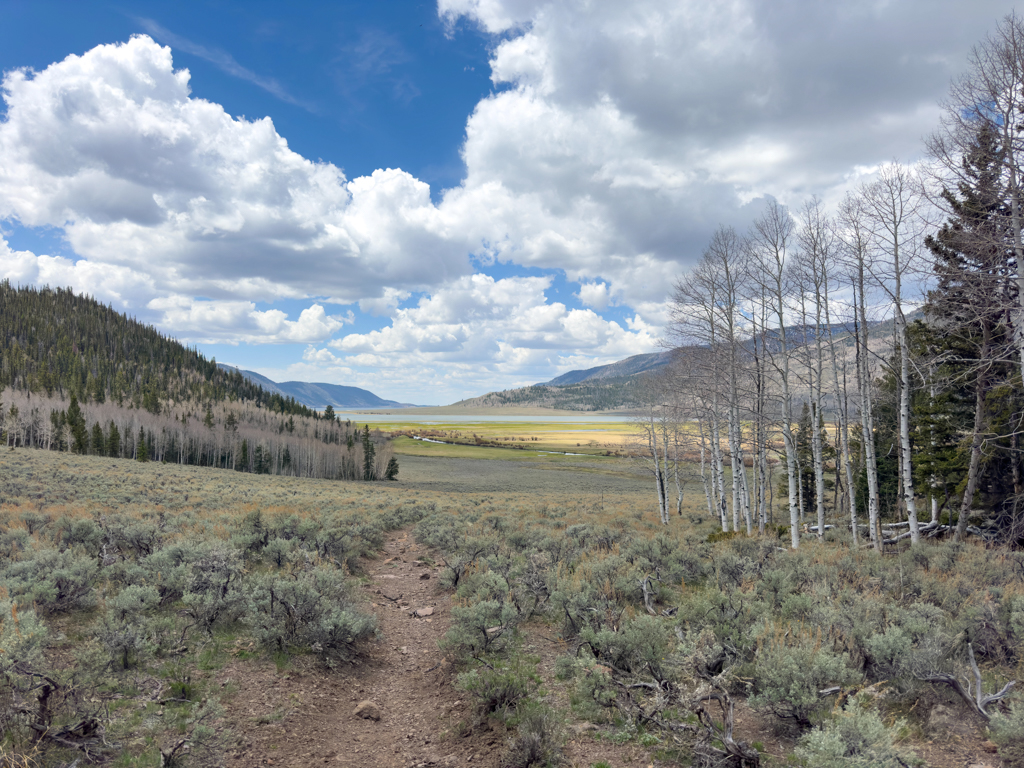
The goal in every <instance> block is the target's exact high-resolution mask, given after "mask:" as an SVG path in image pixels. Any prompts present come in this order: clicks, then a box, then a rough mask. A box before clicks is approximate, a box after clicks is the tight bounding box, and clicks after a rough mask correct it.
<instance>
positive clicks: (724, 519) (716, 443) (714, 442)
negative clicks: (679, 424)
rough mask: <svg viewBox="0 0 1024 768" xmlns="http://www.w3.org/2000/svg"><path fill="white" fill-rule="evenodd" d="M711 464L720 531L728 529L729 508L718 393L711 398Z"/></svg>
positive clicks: (725, 531) (726, 531)
mask: <svg viewBox="0 0 1024 768" xmlns="http://www.w3.org/2000/svg"><path fill="white" fill-rule="evenodd" d="M711 466H712V471H713V473H714V483H715V498H716V500H717V501H718V518H719V521H720V522H721V524H722V532H723V533H728V531H729V510H728V505H727V504H726V500H725V467H724V465H723V461H722V442H721V431H720V430H719V419H718V395H717V394H716V395H715V396H714V398H713V404H712V408H711Z"/></svg>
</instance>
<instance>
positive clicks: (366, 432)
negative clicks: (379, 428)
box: [363, 424, 377, 480]
mask: <svg viewBox="0 0 1024 768" xmlns="http://www.w3.org/2000/svg"><path fill="white" fill-rule="evenodd" d="M374 453H375V452H374V449H373V441H372V440H370V425H369V424H364V425H363V480H376V479H377V476H376V473H375V472H374V465H373V459H374Z"/></svg>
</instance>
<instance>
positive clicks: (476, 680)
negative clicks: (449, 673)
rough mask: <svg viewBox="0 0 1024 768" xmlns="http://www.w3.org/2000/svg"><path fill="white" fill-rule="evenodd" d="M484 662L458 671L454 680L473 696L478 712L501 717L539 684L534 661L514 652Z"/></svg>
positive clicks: (513, 709)
mask: <svg viewBox="0 0 1024 768" xmlns="http://www.w3.org/2000/svg"><path fill="white" fill-rule="evenodd" d="M487 665H488V666H482V667H478V668H476V669H472V670H470V671H469V672H464V673H463V674H461V675H459V677H458V684H459V687H460V688H462V689H463V690H465V691H466V692H468V693H469V694H471V695H472V696H473V697H474V698H475V699H476V701H477V704H478V706H479V708H480V711H481V713H482V714H484V715H496V716H497V717H498V718H499V719H500V720H502V721H505V720H507V719H508V718H509V717H510V716H511V715H512V714H513V713H514V712H515V709H516V707H518V706H519V704H520V703H521V702H523V701H525V700H526V699H528V698H529V697H530V696H532V695H533V694H534V693H535V692H536V691H537V689H538V688H539V687H540V676H539V675H538V674H537V662H536V659H532V658H528V657H526V656H524V655H523V654H521V653H515V652H514V653H511V654H509V657H508V658H507V659H500V658H496V657H495V658H491V659H490V660H489V661H487Z"/></svg>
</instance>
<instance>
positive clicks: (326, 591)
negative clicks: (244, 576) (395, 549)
mask: <svg viewBox="0 0 1024 768" xmlns="http://www.w3.org/2000/svg"><path fill="white" fill-rule="evenodd" d="M246 592H247V594H246V598H247V600H246V605H247V610H246V616H245V621H246V623H247V624H249V626H250V627H251V628H252V632H253V635H254V636H255V638H256V640H257V642H259V643H260V645H262V646H263V647H265V648H267V649H269V650H273V651H280V652H291V651H310V650H311V651H313V652H315V653H318V654H319V655H320V656H321V657H323V658H324V660H325V661H327V662H329V663H333V662H334V661H336V660H347V659H350V658H352V657H353V656H354V655H355V653H356V649H357V646H358V644H359V643H361V642H364V641H366V640H368V639H370V638H372V637H374V636H375V634H376V628H377V625H376V620H375V619H374V618H373V617H372V616H368V615H365V614H363V613H361V612H360V611H358V610H357V609H356V608H355V607H354V605H353V602H352V599H351V596H350V590H349V586H348V582H347V579H346V577H345V574H344V573H342V572H341V571H338V570H336V569H335V568H332V567H329V566H317V567H314V568H312V569H311V570H309V571H300V572H299V573H297V574H294V575H291V576H286V575H278V574H272V573H267V574H260V575H258V576H256V577H253V578H251V579H250V582H249V584H248V587H247V590H246Z"/></svg>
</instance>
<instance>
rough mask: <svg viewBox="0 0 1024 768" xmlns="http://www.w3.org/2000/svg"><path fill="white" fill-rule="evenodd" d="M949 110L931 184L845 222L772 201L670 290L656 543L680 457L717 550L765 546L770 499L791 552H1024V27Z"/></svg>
mask: <svg viewBox="0 0 1024 768" xmlns="http://www.w3.org/2000/svg"><path fill="white" fill-rule="evenodd" d="M945 106H946V117H945V119H944V120H943V122H942V124H941V125H940V126H939V128H938V130H937V131H936V132H935V134H934V135H933V136H932V137H931V139H930V140H929V142H928V155H929V161H928V162H925V163H921V164H918V165H915V166H908V165H904V164H901V163H898V162H893V163H890V164H888V165H885V166H884V167H882V168H880V169H879V170H878V172H877V173H876V174H875V175H874V176H873V178H872V180H870V181H868V182H866V183H864V184H862V185H861V186H860V187H859V188H857V189H855V190H854V191H852V192H850V193H849V194H847V196H846V197H845V198H844V199H843V200H842V201H841V203H840V204H839V205H838V206H836V207H835V209H834V210H829V209H828V208H827V207H826V206H825V204H824V203H823V202H822V201H821V200H818V199H812V200H809V201H807V202H805V203H804V204H803V205H801V206H799V207H797V208H795V209H790V208H787V207H785V206H783V205H781V204H779V203H778V202H777V201H774V200H769V201H768V202H767V204H766V205H765V207H764V209H763V211H762V213H761V215H760V216H759V217H758V218H757V219H756V220H755V221H754V223H753V224H752V225H751V227H750V228H749V230H748V231H746V232H738V231H736V230H735V229H733V228H730V227H721V228H719V229H718V231H717V232H716V233H715V234H714V236H713V237H712V239H711V241H710V242H709V244H708V246H707V248H706V249H705V250H704V252H703V254H702V256H701V258H700V260H699V261H698V262H697V264H696V265H695V266H694V267H693V268H692V269H691V270H690V271H689V272H688V273H687V274H686V275H685V276H683V277H681V278H680V279H679V280H678V281H677V283H676V285H675V288H674V292H673V296H672V323H671V334H672V339H673V341H674V343H675V345H676V353H675V363H674V364H673V366H671V369H670V371H669V372H668V373H666V374H665V375H664V376H662V377H661V379H660V381H659V385H658V386H656V387H649V388H648V391H647V392H646V403H647V405H646V409H645V419H644V421H645V429H644V432H645V435H646V439H647V443H648V449H649V452H650V454H651V455H652V456H653V457H654V459H655V460H654V461H653V463H652V467H653V470H654V474H655V478H656V481H657V485H658V491H659V501H660V504H661V510H662V519H663V521H666V522H667V519H668V514H669V506H670V505H669V498H670V496H671V495H672V494H670V493H669V492H668V491H667V488H668V486H669V485H670V484H671V480H672V473H673V472H676V473H677V469H676V467H677V466H678V458H677V457H678V456H679V455H680V454H683V455H685V454H686V453H687V452H688V453H689V454H690V455H692V456H695V457H698V458H699V464H700V478H701V482H702V486H703V489H704V493H705V496H706V500H707V506H708V510H709V512H710V513H711V514H712V515H713V516H714V517H716V518H717V519H718V520H719V522H720V524H721V527H722V530H723V531H729V530H730V529H731V530H733V531H740V530H745V531H746V532H747V533H751V532H752V531H753V530H754V529H757V530H758V531H760V532H762V533H763V532H764V531H765V529H766V526H770V525H772V524H773V523H774V518H773V507H774V506H775V505H774V504H773V502H775V501H776V499H777V500H778V501H777V502H776V503H779V505H780V506H782V507H783V508H784V510H785V515H784V523H788V526H785V527H788V535H789V539H790V543H791V546H792V547H793V548H796V547H798V546H799V543H800V538H801V534H802V533H807V532H811V533H814V534H816V535H817V536H818V537H819V538H821V537H823V536H824V535H825V532H826V530H827V529H828V528H829V527H831V526H833V525H838V526H840V527H841V528H845V529H847V530H849V531H850V537H851V539H852V542H853V543H854V545H857V544H859V543H861V542H862V540H863V542H864V543H866V544H869V545H871V546H874V547H875V548H878V549H880V548H881V546H882V544H883V542H886V541H898V540H900V539H902V538H909V539H910V540H911V542H912V543H913V544H916V543H918V542H919V541H920V540H921V539H922V538H923V537H926V536H934V535H939V534H950V535H952V536H953V537H954V538H956V539H958V540H959V539H961V538H963V537H964V536H965V535H967V534H968V533H969V532H970V533H975V534H979V535H985V536H987V537H989V538H995V537H1002V538H1004V539H1009V540H1019V539H1021V538H1022V537H1024V514H1022V512H1024V482H1022V478H1021V455H1020V439H1019V436H1020V432H1021V424H1022V420H1024V390H1022V386H1021V373H1022V370H1024V290H1022V288H1024V286H1022V281H1024V271H1022V267H1021V264H1022V260H1024V245H1022V229H1024V226H1022V222H1024V214H1022V211H1021V208H1022V200H1021V198H1022V193H1021V183H1022V178H1024V136H1022V135H1021V134H1022V130H1024V128H1022V126H1024V114H1022V112H1024V22H1022V20H1021V19H1019V18H1018V17H1016V16H1010V17H1007V18H1006V19H1004V20H1003V21H1002V22H1001V23H1000V24H999V25H998V27H997V29H996V31H995V32H994V33H993V34H992V35H991V36H990V37H989V38H987V39H986V40H985V41H983V42H982V43H981V44H980V45H978V46H977V47H976V48H975V49H974V51H973V53H972V57H971V60H970V68H969V70H968V71H967V72H966V73H965V74H964V75H963V76H961V77H960V78H958V79H957V80H956V81H955V82H954V84H953V86H952V89H951V92H950V97H949V100H948V102H947V104H946V105H945ZM676 478H677V483H678V473H677V474H676ZM680 493H681V487H680ZM830 497H831V498H830ZM885 520H888V521H889V522H888V523H887V524H886V525H884V526H883V524H882V523H883V522H884V521H885Z"/></svg>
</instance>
